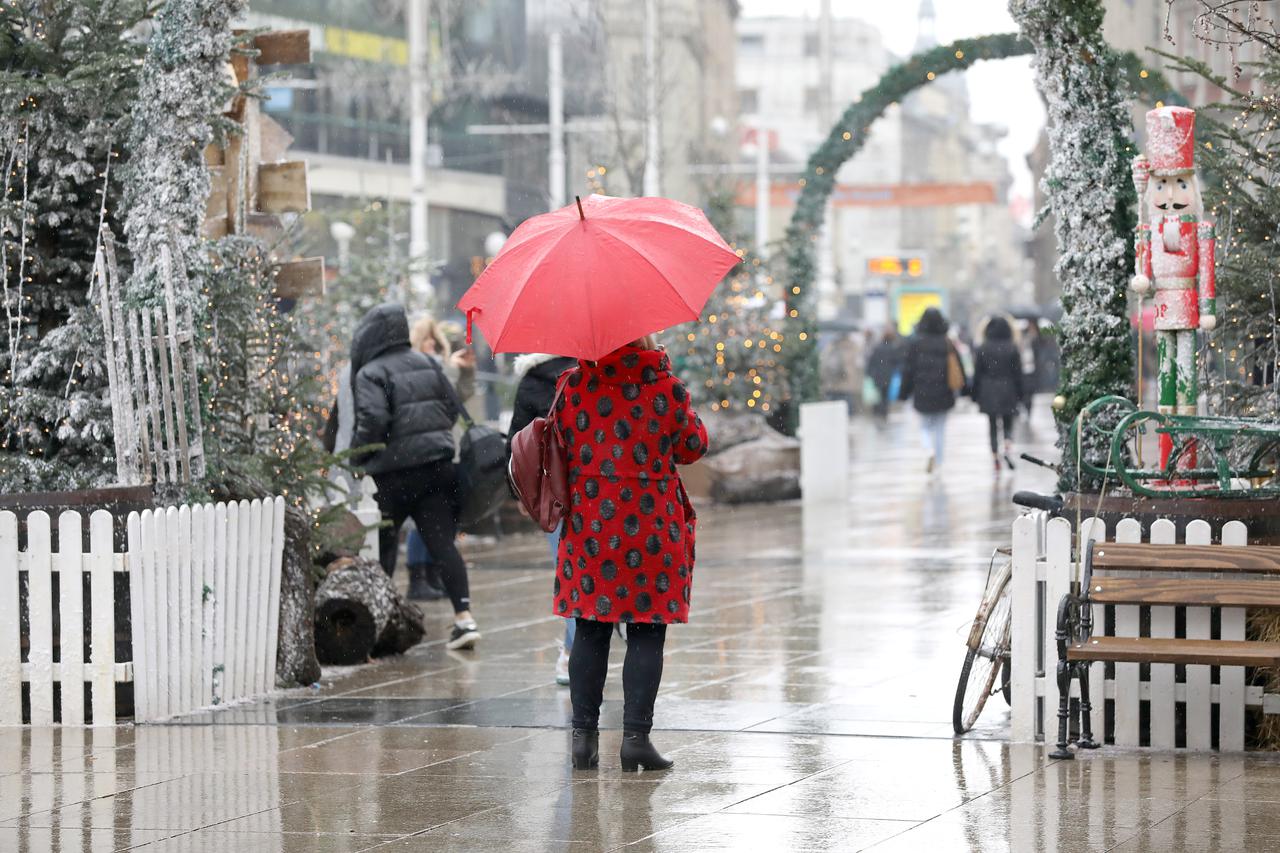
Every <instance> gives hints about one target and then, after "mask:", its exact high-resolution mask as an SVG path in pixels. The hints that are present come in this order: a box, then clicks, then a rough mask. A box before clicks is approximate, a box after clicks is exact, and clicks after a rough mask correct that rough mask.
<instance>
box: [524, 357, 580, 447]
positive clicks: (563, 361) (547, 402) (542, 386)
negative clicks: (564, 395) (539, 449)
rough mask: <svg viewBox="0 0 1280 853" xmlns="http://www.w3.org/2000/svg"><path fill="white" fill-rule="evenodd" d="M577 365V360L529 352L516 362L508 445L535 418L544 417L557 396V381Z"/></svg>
mask: <svg viewBox="0 0 1280 853" xmlns="http://www.w3.org/2000/svg"><path fill="white" fill-rule="evenodd" d="M577 366H578V360H577V359H576V358H569V357H568V356H563V355H547V354H546V353H529V354H528V355H522V356H520V357H519V358H517V359H516V363H515V375H516V380H517V381H518V383H519V384H518V385H516V401H515V405H514V406H513V407H512V411H511V428H510V429H508V430H507V442H508V443H510V441H511V439H513V438H515V435H516V433H518V432H519V431H520V430H522V429H524V428H525V427H527V426H528V425H529V424H530V423H531V422H532V421H533V419H534V418H545V417H546V416H547V412H549V411H550V410H551V404H552V403H553V402H554V401H555V397H556V380H558V379H559V378H560V374H562V373H564V372H565V371H566V370H571V369H572V368H575V367H577Z"/></svg>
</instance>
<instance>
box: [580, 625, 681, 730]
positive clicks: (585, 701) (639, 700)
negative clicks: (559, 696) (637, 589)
mask: <svg viewBox="0 0 1280 853" xmlns="http://www.w3.org/2000/svg"><path fill="white" fill-rule="evenodd" d="M577 622H578V628H577V637H576V638H575V641H574V644H573V653H572V654H571V655H569V698H570V700H571V701H572V703H573V727H574V728H575V729H587V730H589V731H594V730H595V729H596V728H598V727H599V723H600V704H601V702H603V701H604V682H605V676H607V675H608V674H609V641H610V639H612V637H613V625H614V623H612V622H596V621H595V620H592V619H578V620H577ZM666 641H667V626H666V625H651V624H647V623H640V622H630V623H628V624H627V656H626V659H625V660H624V661H623V664H622V695H623V707H622V727H623V729H625V730H626V731H629V732H640V733H641V734H648V733H649V732H650V730H652V729H653V704H654V702H655V701H656V700H657V698H658V685H660V684H661V683H662V649H663V646H665V645H666Z"/></svg>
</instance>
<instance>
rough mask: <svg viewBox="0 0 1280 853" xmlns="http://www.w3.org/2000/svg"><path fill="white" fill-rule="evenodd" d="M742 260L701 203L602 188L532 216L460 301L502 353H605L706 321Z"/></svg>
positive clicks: (592, 356) (577, 355)
mask: <svg viewBox="0 0 1280 853" xmlns="http://www.w3.org/2000/svg"><path fill="white" fill-rule="evenodd" d="M738 260H739V259H738V255H737V254H736V253H735V252H734V251H733V250H732V249H730V248H729V245H728V244H727V243H726V242H725V241H724V238H723V237H721V236H720V235H719V234H718V233H717V232H716V230H715V228H713V227H712V226H711V223H710V222H708V221H707V217H706V216H705V215H704V214H703V212H702V211H701V210H699V209H698V208H696V207H692V206H690V205H687V204H681V203H680V202H678V201H672V200H671V199H666V198H630V199H625V198H612V197H610V196H603V195H593V196H588V197H587V198H585V199H582V200H580V201H578V202H577V203H576V204H571V205H569V206H567V207H564V208H561V209H560V210H555V211H552V212H551V213H544V214H542V215H541V216H535V217H533V218H531V219H528V220H526V221H525V222H524V223H522V224H521V225H520V227H519V228H517V229H516V230H515V232H514V233H513V234H512V235H511V238H510V239H509V240H507V243H506V245H505V246H503V247H502V251H501V252H499V253H498V256H497V257H496V258H494V259H493V263H491V264H489V266H488V268H486V269H485V271H484V272H483V273H481V275H480V277H479V278H477V279H476V282H475V284H473V285H472V286H471V288H470V289H469V290H468V291H467V292H466V293H465V294H464V295H463V297H462V299H461V300H460V301H459V302H458V308H460V309H461V310H462V311H464V312H465V313H466V315H467V321H468V329H469V328H470V324H471V322H472V321H474V322H475V323H476V324H477V325H478V326H479V327H480V329H481V331H483V332H484V335H485V338H486V339H487V340H488V341H489V344H490V346H491V347H492V348H493V351H494V352H547V353H555V354H557V355H567V356H573V357H575V358H583V359H589V360H595V359H599V358H601V357H602V356H604V355H607V354H608V353H610V352H612V351H613V350H615V349H617V348H618V347H620V346H622V345H623V344H625V343H628V342H630V341H633V340H636V339H637V338H639V337H641V336H643V335H647V334H649V333H651V332H656V331H658V330H660V329H666V328H668V327H670V326H674V325H677V324H679V323H685V322H688V321H690V320H696V319H698V314H699V312H701V311H702V306H703V305H704V304H705V303H706V301H707V297H709V296H710V295H711V291H712V290H714V289H715V286H716V284H717V283H718V282H719V281H720V280H721V279H722V278H724V274H725V273H726V272H728V271H729V269H730V268H732V267H733V265H734V264H736V263H737V262H738Z"/></svg>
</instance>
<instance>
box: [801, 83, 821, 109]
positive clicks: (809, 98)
mask: <svg viewBox="0 0 1280 853" xmlns="http://www.w3.org/2000/svg"><path fill="white" fill-rule="evenodd" d="M821 105H822V100H821V98H819V96H818V87H817V86H806V87H805V90H804V111H805V112H807V113H809V112H815V111H816V110H817V109H818V107H820V106H821Z"/></svg>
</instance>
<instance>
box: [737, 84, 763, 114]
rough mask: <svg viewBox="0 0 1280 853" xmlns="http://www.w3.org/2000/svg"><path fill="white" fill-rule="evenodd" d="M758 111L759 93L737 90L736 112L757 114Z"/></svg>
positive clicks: (756, 90) (754, 90)
mask: <svg viewBox="0 0 1280 853" xmlns="http://www.w3.org/2000/svg"><path fill="white" fill-rule="evenodd" d="M759 111H760V92H759V90H758V89H739V90H738V112H740V113H757V112H759Z"/></svg>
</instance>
